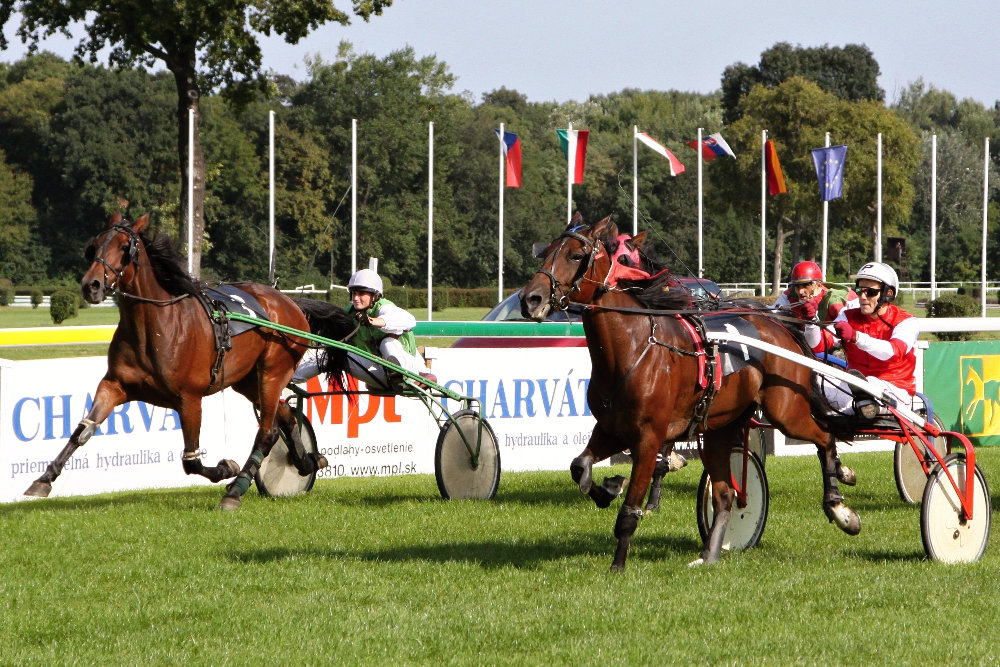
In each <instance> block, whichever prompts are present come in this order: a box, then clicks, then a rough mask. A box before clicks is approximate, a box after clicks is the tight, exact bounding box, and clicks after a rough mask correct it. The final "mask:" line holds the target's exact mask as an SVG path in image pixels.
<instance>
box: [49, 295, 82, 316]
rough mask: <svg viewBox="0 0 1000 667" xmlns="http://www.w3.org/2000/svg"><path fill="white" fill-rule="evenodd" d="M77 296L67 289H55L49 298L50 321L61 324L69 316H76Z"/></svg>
mask: <svg viewBox="0 0 1000 667" xmlns="http://www.w3.org/2000/svg"><path fill="white" fill-rule="evenodd" d="M78 300H79V297H78V296H77V294H76V293H75V292H71V291H69V290H57V291H56V292H54V293H53V294H52V296H51V297H50V300H49V313H50V314H51V316H52V321H53V322H54V323H56V324H62V323H63V322H65V321H66V320H68V319H70V318H71V317H76V314H77V309H78Z"/></svg>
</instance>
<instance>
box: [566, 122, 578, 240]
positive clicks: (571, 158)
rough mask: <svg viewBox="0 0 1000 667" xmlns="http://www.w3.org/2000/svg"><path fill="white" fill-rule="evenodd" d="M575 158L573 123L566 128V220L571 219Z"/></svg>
mask: <svg viewBox="0 0 1000 667" xmlns="http://www.w3.org/2000/svg"><path fill="white" fill-rule="evenodd" d="M575 158H576V142H575V141H573V123H569V128H568V129H567V130H566V173H567V178H566V222H567V223H569V222H570V221H571V220H573V167H574V166H575V164H574V163H575V162H576V160H575Z"/></svg>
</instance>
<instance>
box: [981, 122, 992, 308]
mask: <svg viewBox="0 0 1000 667" xmlns="http://www.w3.org/2000/svg"><path fill="white" fill-rule="evenodd" d="M989 203H990V138H989V137H986V155H985V157H984V158H983V257H982V269H981V271H982V283H983V289H982V290H980V292H981V293H980V301H981V303H982V307H981V309H980V310H981V312H980V313H979V316H980V317H986V213H987V206H988V205H989Z"/></svg>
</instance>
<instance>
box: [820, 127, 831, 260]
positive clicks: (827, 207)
mask: <svg viewBox="0 0 1000 667" xmlns="http://www.w3.org/2000/svg"><path fill="white" fill-rule="evenodd" d="M826 147H827V148H829V147H830V133H829V132H827V133H826ZM824 173H826V172H825V170H824ZM827 178H829V177H827ZM829 215H830V202H829V201H827V199H826V197H825V196H824V197H823V266H822V267H821V268H822V270H823V279H824V280H825V279H826V228H827V220H828V219H829Z"/></svg>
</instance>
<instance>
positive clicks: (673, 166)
mask: <svg viewBox="0 0 1000 667" xmlns="http://www.w3.org/2000/svg"><path fill="white" fill-rule="evenodd" d="M635 138H636V139H638V140H639V141H641V142H642V143H644V144H646V145H647V146H649V147H650V148H652V149H653V150H654V151H656V152H657V153H659V154H660V155H662V156H663V157H665V158H667V160H669V161H670V175H671V176H676V175H677V174H683V173H684V165H683V164H681V161H680V160H678V159H677V156H676V155H674V154H673V153H671V152H670V151H668V150H667V147H666V146H664V145H663V144H661V143H660V142H658V141H657V140H656V139H653V138H652V137H651V136H649V135H648V134H646V133H645V132H639V133H638V134H636V135H635Z"/></svg>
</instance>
